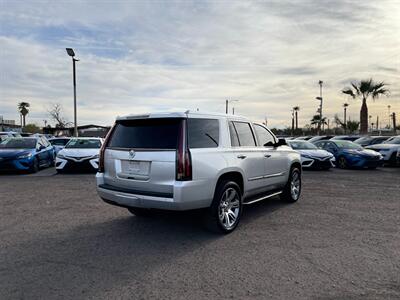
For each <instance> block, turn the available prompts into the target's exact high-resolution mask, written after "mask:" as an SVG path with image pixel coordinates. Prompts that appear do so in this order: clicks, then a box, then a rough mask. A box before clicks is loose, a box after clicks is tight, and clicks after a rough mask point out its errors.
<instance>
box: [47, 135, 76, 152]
mask: <svg viewBox="0 0 400 300" xmlns="http://www.w3.org/2000/svg"><path fill="white" fill-rule="evenodd" d="M70 139H71V138H69V137H59V138H51V139H49V142H50V144H52V145H53V147H54V151H55V152H56V154H57V153H58V152H60V150H62V149H64V147H65V145H66V144H67V143H68V142H69V140H70Z"/></svg>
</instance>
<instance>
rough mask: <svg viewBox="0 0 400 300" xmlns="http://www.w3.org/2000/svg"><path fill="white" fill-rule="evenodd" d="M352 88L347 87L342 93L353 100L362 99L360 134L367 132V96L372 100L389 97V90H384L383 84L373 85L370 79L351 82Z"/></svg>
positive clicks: (384, 85)
mask: <svg viewBox="0 0 400 300" xmlns="http://www.w3.org/2000/svg"><path fill="white" fill-rule="evenodd" d="M351 86H352V87H347V88H345V89H343V90H342V93H344V94H347V95H349V96H351V97H352V98H353V99H355V98H356V97H358V98H360V99H362V105H361V110H360V124H361V126H360V133H367V132H368V107H367V99H368V97H369V96H371V97H372V100H375V99H377V98H379V96H381V95H386V96H388V95H389V90H388V89H387V88H386V84H385V83H384V82H378V83H375V82H374V81H373V80H372V78H371V79H367V80H361V81H359V82H352V83H351Z"/></svg>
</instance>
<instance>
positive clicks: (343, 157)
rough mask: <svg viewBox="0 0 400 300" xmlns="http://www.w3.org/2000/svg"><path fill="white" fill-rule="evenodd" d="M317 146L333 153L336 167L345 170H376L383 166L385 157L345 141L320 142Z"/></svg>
mask: <svg viewBox="0 0 400 300" xmlns="http://www.w3.org/2000/svg"><path fill="white" fill-rule="evenodd" d="M314 145H315V146H317V147H319V148H322V149H324V150H326V151H328V152H331V153H332V154H333V155H334V156H335V158H336V165H337V166H338V167H339V168H342V169H345V168H350V167H358V168H365V167H367V168H369V169H375V168H377V167H379V166H382V165H383V156H382V155H381V154H380V153H378V152H376V151H373V150H367V149H364V148H363V147H361V146H360V145H358V144H356V143H353V142H350V141H343V140H329V141H318V142H315V143H314Z"/></svg>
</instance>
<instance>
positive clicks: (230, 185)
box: [204, 180, 243, 234]
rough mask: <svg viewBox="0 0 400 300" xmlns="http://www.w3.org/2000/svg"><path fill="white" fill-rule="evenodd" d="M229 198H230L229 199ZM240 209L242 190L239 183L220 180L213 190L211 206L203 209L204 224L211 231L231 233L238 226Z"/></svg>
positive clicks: (241, 206) (241, 207) (241, 205)
mask: <svg viewBox="0 0 400 300" xmlns="http://www.w3.org/2000/svg"><path fill="white" fill-rule="evenodd" d="M230 198H232V199H231V200H229V199H230ZM242 211H243V204H242V192H241V190H240V187H239V185H238V184H237V183H236V182H234V181H230V180H224V181H221V182H220V183H219V184H218V186H217V188H216V190H215V194H214V199H213V201H212V204H211V206H210V207H209V208H208V209H207V210H206V211H205V215H204V225H205V226H206V228H207V229H208V230H210V231H212V232H216V233H223V234H228V233H231V232H233V231H234V230H235V228H236V227H237V226H238V224H239V222H240V217H241V216H242ZM230 221H232V224H230Z"/></svg>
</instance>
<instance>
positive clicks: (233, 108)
mask: <svg viewBox="0 0 400 300" xmlns="http://www.w3.org/2000/svg"><path fill="white" fill-rule="evenodd" d="M234 114H235V107H234V106H232V115H234Z"/></svg>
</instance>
